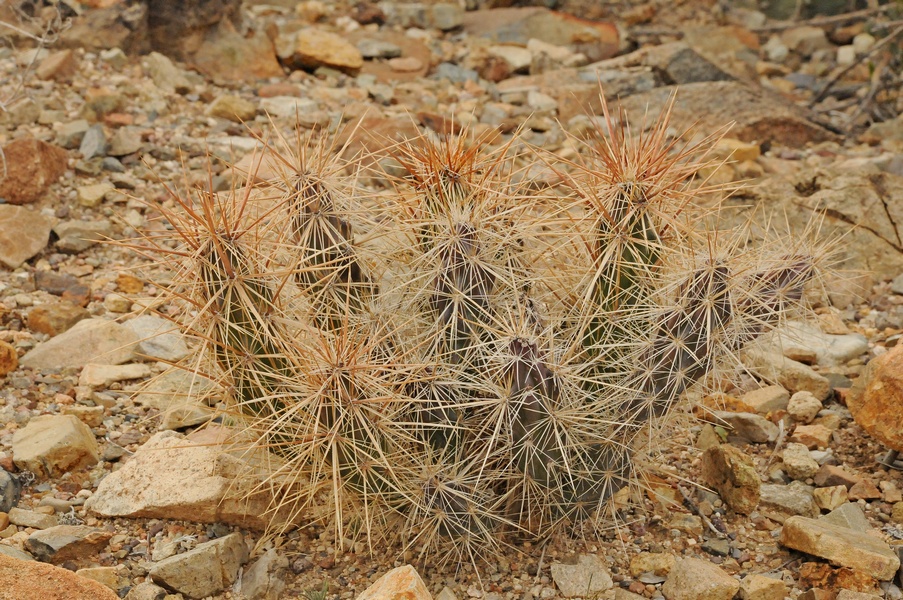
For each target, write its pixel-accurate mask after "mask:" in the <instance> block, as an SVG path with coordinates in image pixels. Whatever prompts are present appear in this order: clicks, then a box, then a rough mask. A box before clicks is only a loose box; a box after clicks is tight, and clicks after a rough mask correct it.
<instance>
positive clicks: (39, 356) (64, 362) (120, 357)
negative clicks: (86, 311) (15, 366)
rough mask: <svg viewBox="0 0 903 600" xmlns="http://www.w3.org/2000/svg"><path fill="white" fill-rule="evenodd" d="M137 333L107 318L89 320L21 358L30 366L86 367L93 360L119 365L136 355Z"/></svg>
mask: <svg viewBox="0 0 903 600" xmlns="http://www.w3.org/2000/svg"><path fill="white" fill-rule="evenodd" d="M138 341H139V338H138V336H136V335H135V333H134V332H132V331H130V330H128V329H126V328H125V327H124V326H123V325H120V324H119V323H115V322H113V321H108V320H106V319H85V320H83V321H79V322H78V323H76V324H75V325H74V326H73V327H72V328H71V329H69V330H68V331H65V332H63V333H61V334H59V335H58V336H56V337H53V338H51V339H49V340H47V341H46V342H44V343H42V344H39V345H38V346H36V347H35V348H34V349H33V350H30V351H29V352H28V353H27V354H26V355H25V356H23V357H22V359H21V360H20V361H19V362H20V364H22V365H23V366H25V367H28V368H30V369H65V368H66V367H76V368H77V367H83V366H85V365H86V364H88V363H89V362H96V363H103V364H110V365H119V364H122V363H125V362H129V361H131V360H133V359H134V358H135V348H136V345H137V343H138Z"/></svg>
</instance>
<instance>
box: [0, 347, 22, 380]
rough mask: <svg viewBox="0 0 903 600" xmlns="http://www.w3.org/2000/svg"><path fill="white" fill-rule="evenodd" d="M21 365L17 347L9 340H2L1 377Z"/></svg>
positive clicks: (0, 348) (0, 355)
mask: <svg viewBox="0 0 903 600" xmlns="http://www.w3.org/2000/svg"><path fill="white" fill-rule="evenodd" d="M18 366H19V355H18V354H17V353H16V347H15V346H13V345H12V344H10V343H8V342H3V341H0V377H5V376H7V375H9V374H10V373H12V372H13V371H15V370H16V367H18Z"/></svg>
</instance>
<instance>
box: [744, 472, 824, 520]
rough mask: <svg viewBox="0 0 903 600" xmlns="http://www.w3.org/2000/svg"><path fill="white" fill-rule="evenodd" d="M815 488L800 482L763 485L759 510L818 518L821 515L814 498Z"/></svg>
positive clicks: (760, 492)
mask: <svg viewBox="0 0 903 600" xmlns="http://www.w3.org/2000/svg"><path fill="white" fill-rule="evenodd" d="M813 489H814V488H812V487H811V486H808V485H805V484H803V483H800V482H798V481H794V482H791V483H790V484H789V485H779V484H762V487H761V489H760V491H759V508H760V509H761V510H772V511H776V512H778V513H782V514H785V515H802V516H804V517H817V516H818V515H820V514H821V510H819V508H818V505H817V504H816V503H815V500H814V499H813V497H812V491H813Z"/></svg>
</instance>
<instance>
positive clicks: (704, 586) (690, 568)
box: [662, 558, 740, 600]
mask: <svg viewBox="0 0 903 600" xmlns="http://www.w3.org/2000/svg"><path fill="white" fill-rule="evenodd" d="M739 589H740V582H739V581H737V580H736V579H734V578H733V577H731V576H730V575H728V574H727V573H725V572H724V571H722V570H721V569H720V568H719V567H718V566H717V565H714V564H712V563H710V562H709V561H707V560H700V559H698V558H682V559H680V560H678V561H677V562H676V563H675V564H674V568H673V569H671V573H670V574H669V575H668V579H667V581H665V584H664V585H663V586H662V594H663V595H664V596H665V598H667V599H668V600H731V598H733V597H734V594H736V593H737V591H739Z"/></svg>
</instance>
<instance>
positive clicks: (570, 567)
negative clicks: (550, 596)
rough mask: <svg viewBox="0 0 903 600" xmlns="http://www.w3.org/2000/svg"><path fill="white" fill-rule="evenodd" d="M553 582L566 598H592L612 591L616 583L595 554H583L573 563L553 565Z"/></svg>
mask: <svg viewBox="0 0 903 600" xmlns="http://www.w3.org/2000/svg"><path fill="white" fill-rule="evenodd" d="M551 570H552V581H554V582H555V585H556V586H558V589H559V590H560V591H561V595H562V596H564V597H565V598H574V597H581V598H582V597H584V596H591V595H593V594H599V593H602V592H605V591H607V590H610V589H611V588H612V587H614V582H613V581H612V579H611V575H609V573H608V569H607V568H606V567H605V563H603V562H602V559H600V558H599V557H598V556H596V555H595V554H581V555H579V556H578V557H577V560H576V561H575V562H574V563H572V564H568V563H552V566H551Z"/></svg>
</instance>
